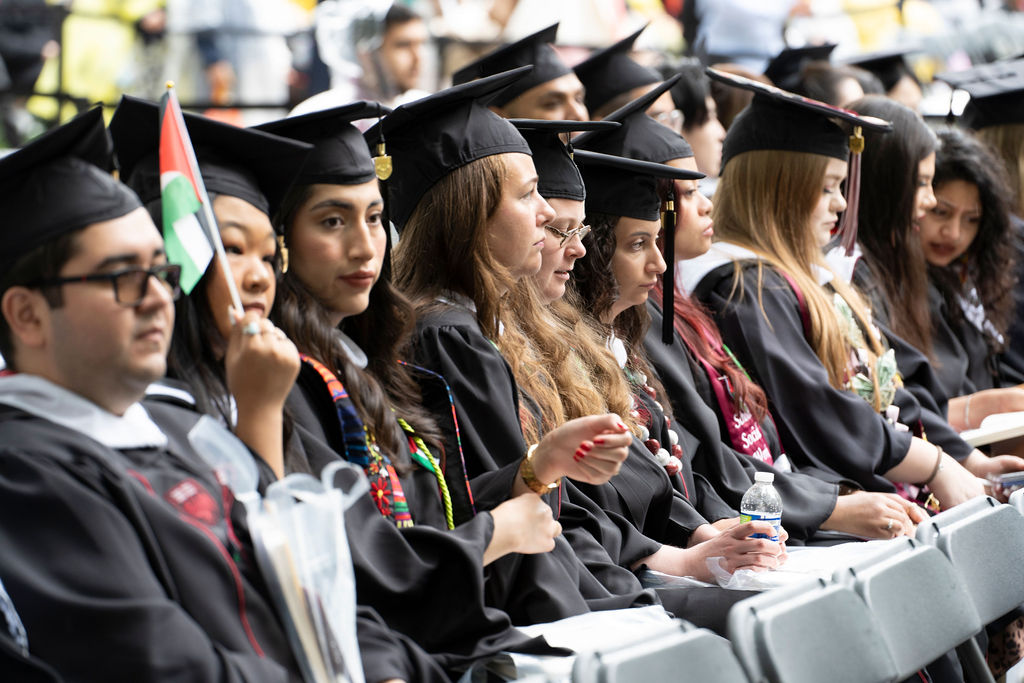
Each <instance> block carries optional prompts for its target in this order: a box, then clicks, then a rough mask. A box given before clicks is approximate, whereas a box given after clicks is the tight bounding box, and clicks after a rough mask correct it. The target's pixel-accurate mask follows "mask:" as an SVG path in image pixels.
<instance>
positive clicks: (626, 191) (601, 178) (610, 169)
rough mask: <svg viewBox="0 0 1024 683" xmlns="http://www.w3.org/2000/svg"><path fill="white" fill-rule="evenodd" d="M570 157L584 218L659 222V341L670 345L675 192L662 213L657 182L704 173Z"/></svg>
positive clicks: (594, 154) (588, 154)
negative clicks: (583, 194)
mask: <svg viewBox="0 0 1024 683" xmlns="http://www.w3.org/2000/svg"><path fill="white" fill-rule="evenodd" d="M657 125H661V124H657ZM573 158H574V159H576V162H577V163H579V165H580V170H581V171H582V172H583V181H584V182H585V183H586V185H587V204H586V207H587V215H590V214H592V213H594V212H597V213H606V214H610V215H613V216H629V217H631V218H638V219H640V220H645V221H656V220H658V219H659V218H660V219H661V224H662V229H663V234H662V237H661V240H662V241H661V248H662V252H663V253H664V254H665V263H666V264H667V265H668V268H666V269H665V273H664V274H663V275H662V300H661V302H662V306H663V309H662V310H664V311H666V314H665V322H664V323H663V325H662V329H661V340H662V341H663V342H664V343H666V344H671V343H672V320H673V316H671V315H669V312H670V311H672V310H674V309H673V299H674V297H675V270H676V269H675V267H674V264H675V241H676V218H675V192H674V190H671V191H670V192H669V195H668V197H667V198H666V202H665V212H664V214H662V213H661V197H660V196H659V195H658V180H659V179H660V178H665V179H667V180H699V179H701V178H703V177H704V174H703V173H698V172H696V171H687V170H685V169H681V168H674V167H672V166H667V165H665V164H660V163H652V162H649V161H640V160H637V159H626V158H624V157H621V156H615V155H611V154H603V153H601V152H599V151H588V150H577V151H576V153H575V154H574V157H573Z"/></svg>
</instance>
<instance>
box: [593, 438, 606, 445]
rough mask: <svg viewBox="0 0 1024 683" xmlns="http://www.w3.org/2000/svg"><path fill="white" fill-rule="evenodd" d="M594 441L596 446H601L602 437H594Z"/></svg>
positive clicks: (602, 443) (602, 442)
mask: <svg viewBox="0 0 1024 683" xmlns="http://www.w3.org/2000/svg"><path fill="white" fill-rule="evenodd" d="M594 443H596V444H597V445H598V446H603V445H604V439H594Z"/></svg>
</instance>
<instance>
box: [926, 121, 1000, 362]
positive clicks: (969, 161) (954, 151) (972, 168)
mask: <svg viewBox="0 0 1024 683" xmlns="http://www.w3.org/2000/svg"><path fill="white" fill-rule="evenodd" d="M939 144H940V147H939V151H938V153H937V154H936V158H935V183H934V185H935V191H936V193H938V192H939V191H940V190H941V188H942V186H943V185H945V184H946V183H948V182H950V181H953V180H962V181H964V182H966V183H970V184H972V185H974V186H975V187H976V188H978V200H979V203H980V204H981V222H980V224H979V225H978V234H977V235H976V236H975V238H974V241H973V242H971V245H970V247H969V248H968V249H967V252H966V253H965V257H966V258H965V261H964V262H963V263H960V264H956V263H954V264H950V266H947V267H939V266H932V265H929V266H928V275H929V277H931V279H932V282H933V283H934V284H935V286H936V287H937V288H938V289H939V291H940V292H941V293H942V296H943V298H944V299H945V301H946V311H947V315H949V316H950V318H951V319H952V321H953V322H956V323H960V322H962V321H963V311H962V310H961V308H960V306H959V305H958V304H957V302H956V298H957V295H959V294H965V292H963V285H962V284H961V283H962V279H961V275H962V274H963V268H964V267H966V269H967V275H968V277H969V279H970V282H971V283H973V284H974V286H975V287H976V288H977V290H978V298H979V299H980V300H981V303H982V305H983V306H984V307H985V315H986V316H987V317H988V319H989V321H990V322H991V323H992V324H993V325H994V326H995V328H996V329H997V330H998V331H999V332H1000V333H1001V334H1004V333H1005V332H1006V330H1007V328H1008V327H1009V325H1010V319H1011V317H1012V315H1013V306H1014V298H1013V292H1014V289H1015V287H1016V276H1015V274H1016V272H1017V268H1016V256H1015V250H1014V246H1013V245H1014V231H1013V223H1012V221H1011V219H1010V212H1011V206H1012V203H1011V202H1012V197H1013V193H1012V192H1011V190H1010V186H1009V185H1008V184H1007V182H1006V176H1005V174H1004V173H1003V166H1002V162H1001V161H1000V160H999V158H998V157H997V156H996V155H995V153H994V152H993V151H992V150H991V149H989V148H988V147H987V146H986V145H985V144H984V143H982V142H980V141H978V140H977V139H975V138H973V137H971V136H970V135H968V134H967V133H964V132H962V131H960V130H956V129H953V130H948V131H944V132H942V133H940V134H939ZM986 336H987V335H986ZM987 342H988V344H989V346H990V348H991V350H992V351H993V352H997V351H1000V350H1001V349H1002V346H1003V345H1001V344H999V343H998V341H997V340H996V339H994V338H988V339H987Z"/></svg>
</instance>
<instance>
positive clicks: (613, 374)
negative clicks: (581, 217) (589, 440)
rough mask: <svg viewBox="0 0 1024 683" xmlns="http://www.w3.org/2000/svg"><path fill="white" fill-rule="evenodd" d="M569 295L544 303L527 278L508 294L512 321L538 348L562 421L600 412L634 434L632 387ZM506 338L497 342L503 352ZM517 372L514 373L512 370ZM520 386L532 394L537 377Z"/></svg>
mask: <svg viewBox="0 0 1024 683" xmlns="http://www.w3.org/2000/svg"><path fill="white" fill-rule="evenodd" d="M573 296H574V295H573V294H572V292H571V291H570V290H567V291H566V294H565V296H563V297H562V298H561V299H559V300H558V301H555V302H554V303H551V304H548V305H544V304H543V303H541V297H540V295H539V292H538V289H537V285H536V282H535V281H534V279H533V278H523V280H522V281H521V282H520V283H519V284H518V285H517V286H516V288H515V290H513V292H511V293H510V295H509V300H508V311H509V317H510V318H512V319H513V320H514V321H515V324H516V326H517V328H518V330H519V331H521V332H522V333H523V334H524V335H525V336H526V338H527V339H528V340H529V343H530V345H531V346H533V347H534V348H535V349H536V353H537V357H538V359H539V360H541V361H542V362H544V363H545V369H546V370H547V372H548V375H549V376H550V377H551V378H552V380H553V381H554V382H555V385H554V387H555V390H556V391H557V393H558V396H559V399H560V401H561V404H562V413H563V419H564V420H572V419H574V418H577V417H584V416H586V415H594V414H596V413H602V412H613V413H617V414H618V415H619V416H620V417H622V419H623V420H624V422H625V423H626V425H627V426H629V427H630V428H631V429H632V428H633V427H634V426H635V425H634V423H635V420H634V419H633V418H632V417H631V416H630V415H629V411H630V409H631V407H630V399H629V396H630V388H629V385H628V384H627V383H626V380H625V377H624V376H623V374H622V370H621V369H620V368H619V365H618V363H617V362H616V360H615V357H614V356H613V355H612V353H611V351H609V350H608V348H607V347H606V346H605V342H604V338H605V333H604V332H603V331H602V330H599V329H597V327H595V326H594V325H593V324H591V323H590V322H589V320H588V319H587V318H586V317H585V316H584V315H582V314H581V313H580V312H579V310H578V309H577V306H576V305H575V304H574V303H573V302H572V297H573ZM503 344H504V339H502V341H501V342H499V344H498V346H499V348H500V347H502V346H503ZM513 371H514V370H513ZM516 381H517V382H519V383H520V385H521V386H525V387H527V391H528V392H529V393H531V395H532V394H533V393H534V392H535V391H536V390H535V389H534V388H533V385H534V384H535V383H536V382H537V381H543V380H539V376H537V375H530V376H527V377H523V378H522V379H520V376H519V373H516Z"/></svg>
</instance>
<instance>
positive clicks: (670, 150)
mask: <svg viewBox="0 0 1024 683" xmlns="http://www.w3.org/2000/svg"><path fill="white" fill-rule="evenodd" d="M679 78H680V76H679V74H676V75H675V76H673V77H672V78H669V79H668V80H666V81H665V82H663V83H661V84H660V85H658V86H657V87H655V88H654V89H653V90H651V91H650V92H647V93H645V94H643V95H641V96H640V97H638V98H636V99H635V100H633V101H632V102H629V103H628V104H626V105H623V106H622V107H620V108H619V109H616V110H615V111H614V112H612V113H611V114H609V115H608V116H607V117H606V118H605V119H604V120H605V121H616V122H618V123H621V124H622V126H621V127H619V128H617V129H614V130H601V131H593V132H591V133H584V134H583V135H580V136H579V137H577V138H576V139H575V140H574V141H573V145H574V146H575V147H576V148H578V149H588V150H592V151H596V152H603V153H605V154H614V155H616V156H620V157H626V158H627V159H637V160H640V161H651V162H654V163H658V164H663V163H665V162H666V161H672V160H673V159H686V158H689V157H692V156H693V149H691V147H690V145H689V143H687V142H686V140H685V139H683V137H682V136H681V135H679V133H677V132H675V131H674V130H672V129H671V128H669V127H668V126H666V125H664V124H661V123H658V122H657V121H655V120H654V119H652V118H651V117H650V116H648V115H647V109H648V108H649V107H650V106H651V105H652V104H653V103H654V101H655V100H656V99H658V98H659V97H660V96H661V94H662V93H664V92H666V91H668V90H669V89H671V88H672V86H673V85H675V84H676V81H678V80H679Z"/></svg>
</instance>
